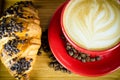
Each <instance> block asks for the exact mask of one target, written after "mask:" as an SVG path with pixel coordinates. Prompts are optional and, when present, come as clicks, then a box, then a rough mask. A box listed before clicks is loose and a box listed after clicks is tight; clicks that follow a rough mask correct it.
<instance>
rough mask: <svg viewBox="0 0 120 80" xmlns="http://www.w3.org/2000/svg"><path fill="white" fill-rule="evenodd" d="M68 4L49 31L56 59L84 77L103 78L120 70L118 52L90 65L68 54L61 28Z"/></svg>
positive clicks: (59, 10)
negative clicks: (61, 19)
mask: <svg viewBox="0 0 120 80" xmlns="http://www.w3.org/2000/svg"><path fill="white" fill-rule="evenodd" d="M66 3H67V2H66ZM66 3H64V4H62V5H61V6H60V7H59V8H58V9H57V11H56V12H55V13H54V15H53V17H52V19H51V22H50V25H49V30H48V39H49V45H50V48H51V50H52V52H53V55H54V56H55V57H56V59H57V60H58V61H59V62H60V63H61V64H62V65H63V66H64V67H65V68H67V69H68V70H70V71H72V72H74V73H77V74H79V75H84V76H101V75H105V74H107V73H110V72H113V71H114V70H116V69H118V68H119V67H120V62H119V60H120V53H117V52H118V50H116V51H114V54H106V55H104V56H101V57H102V60H100V61H96V62H88V63H82V62H81V61H78V60H76V59H74V58H72V57H70V56H69V55H68V54H67V51H66V49H65V45H64V40H63V39H62V38H61V35H62V34H63V33H62V30H61V26H60V16H61V11H62V9H63V7H64V5H65V4H66ZM119 52H120V50H119Z"/></svg>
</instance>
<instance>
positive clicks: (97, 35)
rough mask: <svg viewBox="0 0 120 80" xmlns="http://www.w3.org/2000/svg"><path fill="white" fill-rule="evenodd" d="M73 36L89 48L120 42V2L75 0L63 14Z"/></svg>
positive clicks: (80, 44) (103, 48) (71, 36)
mask: <svg viewBox="0 0 120 80" xmlns="http://www.w3.org/2000/svg"><path fill="white" fill-rule="evenodd" d="M63 17H64V18H63V24H64V26H65V27H64V28H65V31H66V33H67V35H68V36H69V38H70V39H71V40H72V41H74V42H75V43H76V44H77V45H79V46H81V47H83V48H85V49H88V50H98V51H99V50H106V49H108V48H111V47H114V46H115V45H116V44H118V43H119V42H120V4H118V3H117V1H115V0H71V2H70V3H69V4H68V5H67V7H66V9H65V13H64V15H63Z"/></svg>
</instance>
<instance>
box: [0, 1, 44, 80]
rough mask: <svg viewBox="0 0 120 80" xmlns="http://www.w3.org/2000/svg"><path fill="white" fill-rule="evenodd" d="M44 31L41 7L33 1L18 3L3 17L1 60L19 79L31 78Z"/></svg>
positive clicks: (0, 45) (0, 31)
mask: <svg viewBox="0 0 120 80" xmlns="http://www.w3.org/2000/svg"><path fill="white" fill-rule="evenodd" d="M41 32H42V31H41V27H40V19H39V16H38V10H36V9H35V7H34V5H33V4H32V2H31V1H21V2H17V3H15V4H14V5H12V6H11V7H9V8H8V9H6V11H5V12H4V13H3V16H2V17H1V18H0V59H1V61H2V63H3V64H4V66H5V67H6V68H7V69H8V71H9V72H10V74H11V75H12V76H14V77H15V78H16V79H17V80H29V74H30V72H31V70H32V68H33V65H34V63H35V60H36V55H37V52H38V49H39V48H40V46H41V34H42V33H41Z"/></svg>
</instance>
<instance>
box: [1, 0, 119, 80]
mask: <svg viewBox="0 0 120 80" xmlns="http://www.w3.org/2000/svg"><path fill="white" fill-rule="evenodd" d="M0 1H1V0H0ZM17 1H20V0H5V3H4V5H5V7H4V8H7V7H8V6H10V5H11V4H13V3H15V2H17ZM64 1H65V0H33V2H34V4H35V6H36V7H37V8H38V10H39V16H40V20H41V26H42V29H43V30H45V29H47V28H48V26H49V22H50V19H51V17H52V15H53V13H54V12H55V10H56V9H57V7H59V6H60V5H61V4H62V3H63V2H64ZM0 3H1V2H0ZM0 9H1V8H0ZM2 9H3V8H2ZM49 62H50V59H49V58H48V56H47V53H45V52H43V53H42V55H41V56H38V57H37V62H36V63H35V65H34V68H33V71H32V72H31V76H30V80H120V70H117V71H115V72H113V73H110V74H108V75H105V76H101V77H85V76H80V75H77V74H74V73H72V74H67V73H62V72H60V71H54V70H53V69H52V68H49V67H48V63H49ZM0 80H15V79H14V78H13V77H11V76H10V74H9V73H8V71H7V69H6V68H5V67H4V66H3V65H2V63H1V62H0Z"/></svg>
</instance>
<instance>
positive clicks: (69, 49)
mask: <svg viewBox="0 0 120 80" xmlns="http://www.w3.org/2000/svg"><path fill="white" fill-rule="evenodd" d="M63 37H64V36H62V39H64V40H65V37H64V38H63ZM65 46H66V48H65V49H66V51H67V52H68V54H69V55H70V56H71V57H73V58H75V59H77V60H79V61H81V62H83V63H86V62H95V61H99V60H101V57H99V56H95V57H91V56H90V55H89V54H86V53H82V52H79V51H78V50H76V49H75V48H74V47H73V46H72V45H71V44H70V43H69V42H68V41H67V40H65Z"/></svg>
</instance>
